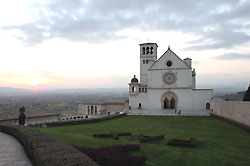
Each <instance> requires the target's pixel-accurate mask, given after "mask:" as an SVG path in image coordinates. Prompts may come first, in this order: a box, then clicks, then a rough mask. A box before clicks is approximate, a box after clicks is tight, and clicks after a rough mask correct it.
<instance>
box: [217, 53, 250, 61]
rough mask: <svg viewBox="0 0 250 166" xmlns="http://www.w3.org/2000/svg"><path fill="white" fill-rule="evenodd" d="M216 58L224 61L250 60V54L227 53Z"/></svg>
mask: <svg viewBox="0 0 250 166" xmlns="http://www.w3.org/2000/svg"><path fill="white" fill-rule="evenodd" d="M214 58H215V59H222V60H236V59H250V54H240V53H227V54H222V55H218V56H215V57H214Z"/></svg>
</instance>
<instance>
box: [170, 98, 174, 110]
mask: <svg viewBox="0 0 250 166" xmlns="http://www.w3.org/2000/svg"><path fill="white" fill-rule="evenodd" d="M170 109H175V99H174V97H172V99H171V100H170Z"/></svg>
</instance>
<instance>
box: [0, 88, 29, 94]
mask: <svg viewBox="0 0 250 166" xmlns="http://www.w3.org/2000/svg"><path fill="white" fill-rule="evenodd" d="M30 92H31V90H29V89H21V88H9V87H0V95H1V96H3V95H19V94H27V93H30Z"/></svg>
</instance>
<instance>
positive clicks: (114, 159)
mask: <svg viewBox="0 0 250 166" xmlns="http://www.w3.org/2000/svg"><path fill="white" fill-rule="evenodd" d="M75 147H76V148H77V149H78V150H80V151H81V152H83V153H85V154H87V155H88V156H89V157H91V158H92V159H93V160H94V161H96V162H97V163H99V164H100V165H102V166H137V165H141V164H143V163H144V162H145V161H146V160H147V157H145V156H142V155H140V156H139V155H137V156H133V155H129V154H126V152H130V151H138V150H140V146H139V145H134V144H130V145H114V146H109V147H102V148H97V149H95V148H88V147H77V146H75Z"/></svg>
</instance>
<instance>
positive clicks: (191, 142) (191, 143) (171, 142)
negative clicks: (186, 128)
mask: <svg viewBox="0 0 250 166" xmlns="http://www.w3.org/2000/svg"><path fill="white" fill-rule="evenodd" d="M168 145H170V146H179V147H189V148H194V147H195V146H196V138H195V137H191V138H190V140H181V139H170V140H169V141H168Z"/></svg>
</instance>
